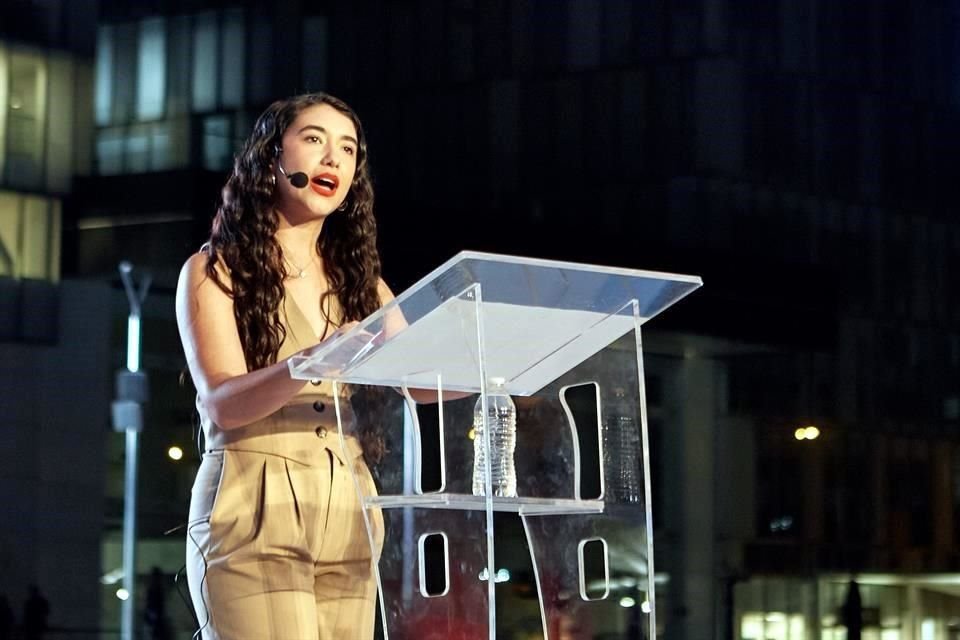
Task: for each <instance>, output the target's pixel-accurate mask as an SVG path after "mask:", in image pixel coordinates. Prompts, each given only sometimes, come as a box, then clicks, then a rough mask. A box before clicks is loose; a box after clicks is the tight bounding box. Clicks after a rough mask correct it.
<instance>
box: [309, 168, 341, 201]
mask: <svg viewBox="0 0 960 640" xmlns="http://www.w3.org/2000/svg"><path fill="white" fill-rule="evenodd" d="M339 186H340V178H338V177H337V176H336V175H335V174H333V173H321V174H318V175H315V176H313V177H312V178H310V188H311V189H313V191H314V193H316V194H318V195H321V196H323V197H325V198H329V197H332V196H333V195H334V194H336V193H337V187H339Z"/></svg>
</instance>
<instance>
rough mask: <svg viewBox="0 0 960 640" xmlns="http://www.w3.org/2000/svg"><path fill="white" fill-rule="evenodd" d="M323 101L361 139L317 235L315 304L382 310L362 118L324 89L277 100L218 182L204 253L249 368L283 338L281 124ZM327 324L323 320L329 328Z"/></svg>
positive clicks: (356, 312)
mask: <svg viewBox="0 0 960 640" xmlns="http://www.w3.org/2000/svg"><path fill="white" fill-rule="evenodd" d="M321 104H326V105H329V106H331V107H333V108H334V109H336V110H337V111H339V112H340V113H342V114H344V115H346V116H347V117H349V118H350V120H351V121H352V122H353V125H354V127H356V130H357V140H358V143H359V144H358V149H357V168H356V173H355V174H354V178H353V182H352V183H351V185H350V190H349V192H348V193H347V198H346V200H345V201H344V205H345V206H344V207H343V208H342V210H340V211H336V212H334V213H332V214H330V215H329V216H328V217H327V219H326V220H325V221H324V224H323V230H322V231H321V233H320V237H319V238H318V239H317V252H318V254H319V255H320V257H321V259H322V260H323V267H324V271H325V272H326V275H327V279H328V281H329V285H330V286H329V290H328V291H327V292H326V293H324V294H323V295H324V299H321V300H320V307H321V309H324V308H326V306H325V305H324V304H323V303H324V302H325V297H326V296H328V295H332V296H335V297H336V299H337V301H339V303H340V308H341V310H342V317H340V318H336V319H335V320H336V321H338V323H340V324H342V323H344V322H349V321H351V320H361V319H363V318H365V317H366V316H368V315H370V314H371V313H373V312H374V311H376V310H377V309H378V308H379V307H380V297H379V294H378V290H377V285H378V283H379V280H380V254H379V252H378V251H377V224H376V220H375V219H374V217H373V184H372V181H371V179H370V169H369V165H368V156H367V141H366V136H365V135H364V133H363V127H362V126H361V124H360V119H359V118H358V117H357V115H356V113H354V111H353V109H351V108H350V107H349V106H347V104H346V103H345V102H343V101H342V100H340V99H338V98H335V97H333V96H331V95H328V94H324V93H309V94H304V95H299V96H294V97H292V98H288V99H286V100H278V101H277V102H274V103H273V104H271V105H270V106H269V107H267V109H266V111H264V112H263V113H262V114H261V115H260V117H259V118H258V119H257V122H256V123H255V124H254V127H253V132H252V133H251V134H250V137H249V138H248V139H247V140H246V142H245V143H244V145H243V148H242V149H241V151H240V153H239V154H238V155H237V157H236V159H235V161H234V165H233V173H232V174H231V175H230V177H229V178H228V179H227V183H226V185H225V186H224V187H223V191H222V193H221V203H220V206H219V207H218V209H217V213H216V215H215V216H214V219H213V224H212V228H211V231H210V240H209V243H208V252H207V267H206V270H207V275H208V276H209V277H210V278H211V279H212V280H213V281H214V282H215V283H216V284H217V285H218V286H219V287H220V288H221V289H222V290H223V291H224V292H225V293H227V294H228V295H229V296H231V297H232V298H233V313H234V316H235V318H236V321H237V329H238V330H239V333H240V341H241V344H242V345H243V353H244V357H245V359H246V363H247V370H249V371H253V370H256V369H261V368H263V367H266V366H269V365H271V364H273V363H275V362H276V361H277V356H278V353H279V351H280V345H281V344H282V343H283V340H284V338H285V337H286V331H285V329H284V326H283V323H282V322H281V320H280V311H281V307H282V303H283V298H284V287H283V281H284V279H285V278H286V277H287V276H288V273H287V270H286V267H285V266H284V260H283V253H282V251H283V250H282V249H281V247H280V243H279V242H278V241H277V239H276V236H275V234H276V231H277V228H278V226H279V221H278V217H277V215H278V214H277V211H276V184H275V179H276V178H275V174H274V173H273V164H274V162H275V161H276V159H277V153H278V149H279V148H280V147H281V146H282V139H283V134H284V132H285V131H286V130H287V127H289V126H290V125H291V124H292V123H293V121H294V120H296V118H297V117H298V116H299V115H300V113H301V112H302V111H304V110H305V109H307V108H309V107H312V106H315V105H321ZM219 268H225V269H226V271H227V273H228V274H229V284H227V283H226V282H224V279H223V277H222V276H221V273H220V272H219ZM330 321H331V318H329V317H327V324H328V328H329V324H330ZM324 333H325V334H326V331H325V332H324ZM359 419H360V416H358V421H359ZM368 435H369V434H368ZM365 440H370V442H365ZM361 442H363V444H364V450H365V452H366V453H368V455H371V454H372V455H373V457H374V458H379V455H378V454H377V451H381V452H382V438H380V437H375V438H373V439H370V438H369V437H362V438H361ZM378 442H379V443H380V445H379V446H377V443H378Z"/></svg>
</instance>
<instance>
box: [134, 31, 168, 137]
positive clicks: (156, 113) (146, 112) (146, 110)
mask: <svg viewBox="0 0 960 640" xmlns="http://www.w3.org/2000/svg"><path fill="white" fill-rule="evenodd" d="M166 31H167V26H166V21H165V20H164V19H163V18H148V19H146V20H143V21H142V22H141V23H140V39H139V42H138V52H137V119H138V120H156V119H157V118H161V117H163V100H164V97H165V95H166V73H167V70H166V48H167V33H166Z"/></svg>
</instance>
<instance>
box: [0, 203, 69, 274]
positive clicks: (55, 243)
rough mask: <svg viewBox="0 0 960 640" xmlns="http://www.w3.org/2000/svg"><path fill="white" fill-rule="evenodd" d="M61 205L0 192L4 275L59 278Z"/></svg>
mask: <svg viewBox="0 0 960 640" xmlns="http://www.w3.org/2000/svg"><path fill="white" fill-rule="evenodd" d="M59 269H60V202H59V201H57V200H52V199H50V198H43V197H40V196H21V195H19V194H16V193H11V192H0V275H3V276H8V277H15V278H37V279H45V280H57V279H59Z"/></svg>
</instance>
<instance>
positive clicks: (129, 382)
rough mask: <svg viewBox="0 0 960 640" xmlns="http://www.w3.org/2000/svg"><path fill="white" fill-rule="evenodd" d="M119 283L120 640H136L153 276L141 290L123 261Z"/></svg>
mask: <svg viewBox="0 0 960 640" xmlns="http://www.w3.org/2000/svg"><path fill="white" fill-rule="evenodd" d="M119 270H120V279H121V280H122V281H123V288H124V290H125V291H126V293H127V301H128V302H129V303H130V315H129V316H127V368H126V369H120V370H119V371H117V375H116V379H115V385H116V389H115V391H116V400H114V401H113V404H112V405H111V407H110V409H111V415H112V418H113V430H114V431H122V432H124V433H125V434H126V438H127V442H126V449H125V460H124V487H123V588H124V589H125V590H126V592H127V598H126V599H125V600H123V603H122V605H121V616H120V638H121V640H133V637H134V633H133V618H134V615H133V614H134V611H135V610H136V602H137V598H136V579H137V546H136V545H137V461H138V458H139V451H138V450H139V446H140V432H141V431H142V430H143V405H144V404H145V403H146V402H147V399H148V398H149V391H148V388H147V376H146V374H145V373H143V372H142V371H140V351H141V349H140V310H141V305H142V304H143V301H144V300H145V299H146V297H147V291H148V290H149V289H150V279H151V278H150V274H149V273H145V274H144V275H143V277H142V278H141V279H140V286H139V289H138V288H137V287H135V283H134V281H133V276H132V272H133V265H132V264H130V263H129V262H127V261H126V260H124V261H123V262H121V263H120V265H119Z"/></svg>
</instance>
